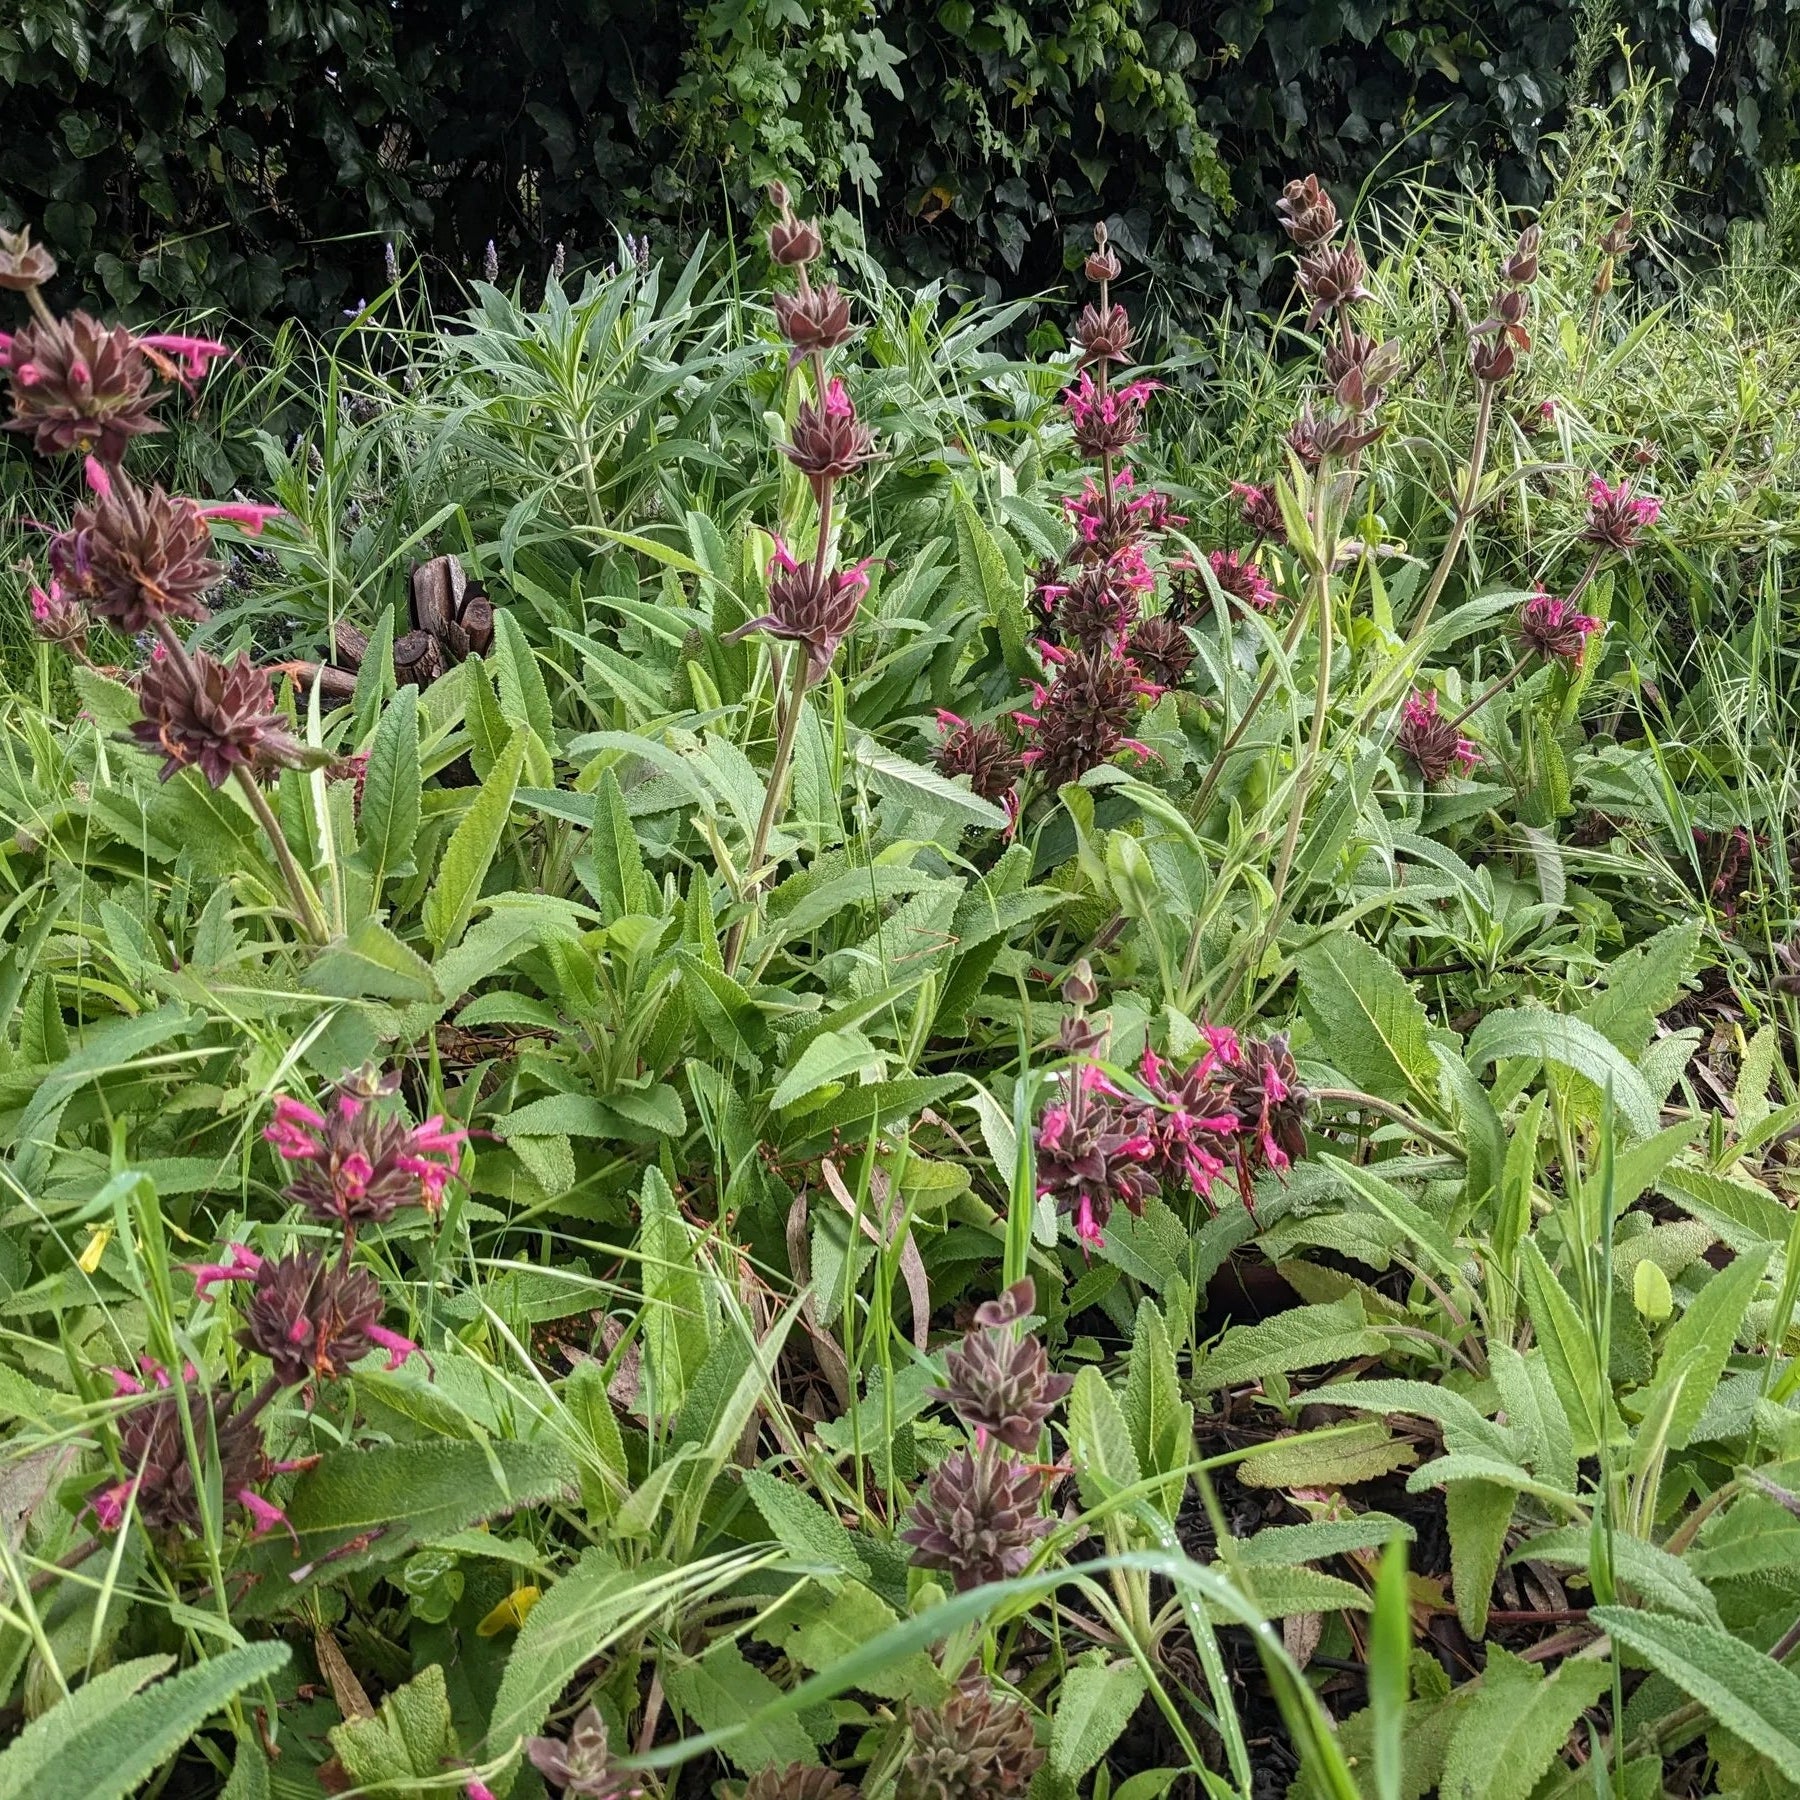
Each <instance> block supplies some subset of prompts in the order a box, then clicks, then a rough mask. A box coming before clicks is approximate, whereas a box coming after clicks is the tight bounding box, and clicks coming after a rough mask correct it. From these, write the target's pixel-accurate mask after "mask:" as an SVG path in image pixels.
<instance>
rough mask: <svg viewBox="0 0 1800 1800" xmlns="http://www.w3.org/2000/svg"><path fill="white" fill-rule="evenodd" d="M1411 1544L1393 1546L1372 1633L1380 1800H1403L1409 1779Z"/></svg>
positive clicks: (1378, 1583)
mask: <svg viewBox="0 0 1800 1800" xmlns="http://www.w3.org/2000/svg"><path fill="white" fill-rule="evenodd" d="M1407 1600H1408V1594H1407V1581H1406V1543H1405V1541H1404V1539H1402V1540H1400V1541H1399V1542H1396V1543H1392V1544H1389V1545H1388V1547H1387V1551H1386V1553H1385V1554H1384V1555H1383V1557H1382V1559H1381V1570H1380V1573H1379V1574H1378V1575H1377V1576H1376V1578H1375V1617H1374V1620H1373V1622H1372V1624H1371V1627H1370V1631H1369V1710H1370V1713H1371V1715H1372V1719H1371V1723H1372V1725H1373V1728H1374V1736H1375V1794H1376V1800H1399V1796H1400V1789H1401V1784H1402V1782H1403V1781H1404V1779H1405V1758H1404V1754H1403V1749H1402V1746H1403V1745H1404V1743H1405V1736H1406V1703H1407V1695H1408V1692H1409V1690H1410V1688H1411V1686H1412V1667H1411V1664H1412V1614H1411V1611H1410V1609H1409V1607H1408V1605H1407Z"/></svg>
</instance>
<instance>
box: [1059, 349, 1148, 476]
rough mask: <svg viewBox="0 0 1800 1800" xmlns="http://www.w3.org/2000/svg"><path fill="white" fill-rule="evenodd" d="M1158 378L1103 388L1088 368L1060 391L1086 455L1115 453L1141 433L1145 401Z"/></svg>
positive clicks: (1128, 446) (1078, 443)
mask: <svg viewBox="0 0 1800 1800" xmlns="http://www.w3.org/2000/svg"><path fill="white" fill-rule="evenodd" d="M1161 386H1162V383H1161V382H1159V381H1131V382H1127V383H1126V384H1125V386H1124V387H1121V388H1102V387H1101V386H1100V385H1099V383H1098V382H1096V381H1095V380H1094V377H1093V375H1092V373H1091V372H1090V371H1088V370H1087V369H1083V370H1082V371H1081V379H1080V380H1079V381H1077V382H1076V384H1075V385H1074V386H1073V387H1072V388H1069V389H1067V390H1066V391H1065V392H1064V394H1063V407H1064V409H1065V410H1066V411H1067V413H1068V415H1069V423H1070V425H1071V426H1072V427H1073V428H1074V432H1075V442H1076V444H1077V445H1079V446H1080V449H1081V451H1082V453H1083V455H1085V456H1091V457H1100V456H1116V455H1117V454H1118V453H1119V452H1120V451H1122V450H1128V449H1129V448H1130V447H1131V446H1132V445H1133V444H1135V443H1136V442H1137V441H1138V439H1139V438H1140V437H1141V436H1142V435H1143V430H1144V403H1145V402H1146V401H1147V400H1148V399H1149V398H1150V396H1151V394H1152V393H1154V392H1155V391H1156V389H1157V388H1159V387H1161Z"/></svg>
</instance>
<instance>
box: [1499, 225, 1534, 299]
mask: <svg viewBox="0 0 1800 1800" xmlns="http://www.w3.org/2000/svg"><path fill="white" fill-rule="evenodd" d="M1543 235H1544V234H1543V232H1542V231H1541V230H1540V229H1539V227H1537V226H1536V225H1527V226H1526V227H1525V229H1524V230H1523V231H1521V232H1520V233H1519V241H1518V242H1517V243H1516V244H1515V245H1513V251H1512V255H1511V256H1509V257H1508V258H1507V259H1506V261H1505V263H1504V264H1502V265H1501V269H1500V274H1501V277H1502V279H1504V280H1506V281H1511V282H1515V283H1517V284H1518V285H1519V286H1520V287H1528V286H1529V285H1530V284H1531V283H1532V282H1534V281H1536V280H1537V277H1538V245H1539V244H1540V242H1541V241H1542V239H1543Z"/></svg>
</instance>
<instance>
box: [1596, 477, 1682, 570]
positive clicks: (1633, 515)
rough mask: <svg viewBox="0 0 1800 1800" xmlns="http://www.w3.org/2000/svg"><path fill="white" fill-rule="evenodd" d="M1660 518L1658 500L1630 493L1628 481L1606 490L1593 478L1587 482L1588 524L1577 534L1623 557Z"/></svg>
mask: <svg viewBox="0 0 1800 1800" xmlns="http://www.w3.org/2000/svg"><path fill="white" fill-rule="evenodd" d="M1661 517H1662V501H1661V500H1659V499H1658V498H1657V497H1656V496H1655V495H1654V494H1634V493H1633V492H1632V491H1631V483H1630V482H1629V481H1621V482H1620V483H1619V485H1618V486H1617V487H1608V486H1607V484H1606V483H1605V482H1604V481H1602V480H1601V479H1600V477H1599V476H1598V475H1595V476H1592V477H1590V478H1589V481H1588V522H1587V527H1586V529H1585V530H1584V531H1583V532H1582V534H1581V535H1582V537H1583V538H1585V539H1586V540H1587V542H1588V543H1590V544H1598V545H1600V546H1601V547H1602V548H1603V549H1607V550H1617V551H1618V552H1619V553H1620V554H1621V555H1624V554H1626V553H1627V552H1628V551H1630V550H1631V549H1632V547H1633V546H1634V545H1635V544H1636V543H1637V541H1638V539H1639V538H1641V537H1642V536H1643V534H1644V532H1645V531H1646V530H1647V529H1648V528H1649V527H1650V526H1652V525H1654V524H1655V523H1656V521H1657V520H1658V519H1659V518H1661Z"/></svg>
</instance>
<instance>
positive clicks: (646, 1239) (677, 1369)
mask: <svg viewBox="0 0 1800 1800" xmlns="http://www.w3.org/2000/svg"><path fill="white" fill-rule="evenodd" d="M638 1213H639V1218H640V1220H641V1225H640V1229H639V1232H638V1254H639V1256H640V1257H641V1259H642V1263H643V1270H642V1280H643V1288H644V1316H643V1345H644V1369H645V1373H646V1374H647V1375H648V1377H649V1391H648V1393H647V1394H646V1396H645V1398H646V1400H647V1401H648V1403H649V1404H650V1406H651V1407H652V1408H653V1409H654V1411H655V1413H656V1414H657V1416H659V1417H669V1416H672V1415H673V1414H675V1413H677V1412H679V1411H680V1410H681V1404H682V1402H683V1400H685V1399H686V1397H687V1393H688V1389H689V1388H690V1387H691V1386H692V1385H693V1382H694V1378H695V1377H696V1376H697V1375H698V1374H699V1372H700V1368H701V1365H702V1364H703V1363H704V1362H705V1361H706V1358H707V1352H708V1351H709V1350H710V1348H711V1343H712V1338H711V1331H710V1328H709V1320H708V1317H707V1309H706V1294H705V1290H704V1288H703V1286H702V1284H701V1279H700V1275H699V1272H698V1270H697V1269H696V1268H695V1266H694V1240H693V1236H692V1234H691V1233H690V1232H689V1230H688V1226H687V1221H686V1220H685V1219H683V1218H682V1216H681V1211H680V1208H678V1207H677V1206H676V1204H675V1196H674V1195H673V1194H671V1193H670V1192H669V1184H668V1183H667V1182H666V1181H664V1180H663V1178H662V1172H661V1171H660V1170H659V1169H656V1168H654V1167H652V1168H648V1169H646V1170H645V1171H644V1185H643V1188H642V1190H641V1192H640V1194H639V1197H638Z"/></svg>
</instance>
